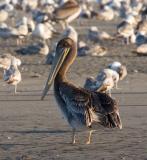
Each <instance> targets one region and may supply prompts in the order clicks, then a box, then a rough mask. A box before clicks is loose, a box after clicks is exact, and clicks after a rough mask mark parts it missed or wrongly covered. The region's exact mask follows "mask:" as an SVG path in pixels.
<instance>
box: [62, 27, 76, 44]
mask: <svg viewBox="0 0 147 160" xmlns="http://www.w3.org/2000/svg"><path fill="white" fill-rule="evenodd" d="M64 37H69V38H71V39H72V40H74V41H75V42H76V43H77V41H78V33H77V32H76V30H75V29H74V28H73V27H72V26H69V27H68V28H67V29H66V30H65V31H64V33H63V38H64Z"/></svg>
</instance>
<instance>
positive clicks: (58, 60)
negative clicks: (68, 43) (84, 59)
mask: <svg viewBox="0 0 147 160" xmlns="http://www.w3.org/2000/svg"><path fill="white" fill-rule="evenodd" d="M69 51H70V48H69V47H67V48H62V49H60V50H57V51H56V52H60V53H56V56H55V58H54V61H53V64H52V67H51V71H50V73H49V76H48V79H47V82H46V85H45V88H44V90H43V93H42V97H41V100H43V99H44V97H45V96H46V94H47V92H48V90H49V89H50V87H51V85H52V83H53V81H54V79H55V77H56V75H57V73H58V71H59V69H60V68H61V66H62V64H63V62H64V60H65V58H66V56H67V54H68V53H69Z"/></svg>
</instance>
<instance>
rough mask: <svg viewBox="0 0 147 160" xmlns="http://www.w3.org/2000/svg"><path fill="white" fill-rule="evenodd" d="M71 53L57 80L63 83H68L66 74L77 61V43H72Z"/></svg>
mask: <svg viewBox="0 0 147 160" xmlns="http://www.w3.org/2000/svg"><path fill="white" fill-rule="evenodd" d="M69 52H70V53H69V54H68V55H67V57H66V59H65V61H64V62H63V64H62V66H61V68H60V70H59V72H58V74H57V76H56V79H60V80H62V81H66V80H67V78H66V74H67V72H68V70H69V68H70V66H71V65H72V64H73V62H74V61H75V58H76V56H77V44H76V43H72V45H71V47H70V51H69Z"/></svg>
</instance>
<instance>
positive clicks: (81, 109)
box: [60, 83, 90, 114]
mask: <svg viewBox="0 0 147 160" xmlns="http://www.w3.org/2000/svg"><path fill="white" fill-rule="evenodd" d="M60 94H61V95H62V98H63V99H64V101H65V103H66V104H67V106H68V107H69V109H70V111H71V112H75V113H82V114H85V110H87V108H88V107H90V94H89V93H88V92H87V91H85V90H83V89H81V88H76V87H75V86H73V85H71V84H68V85H67V83H66V85H65V84H64V83H63V84H62V87H60Z"/></svg>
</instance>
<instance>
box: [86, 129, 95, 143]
mask: <svg viewBox="0 0 147 160" xmlns="http://www.w3.org/2000/svg"><path fill="white" fill-rule="evenodd" d="M93 132H94V130H90V131H89V136H88V141H87V142H86V144H90V143H91V136H92V133H93Z"/></svg>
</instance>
